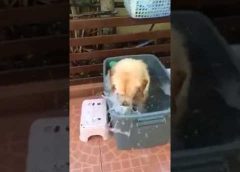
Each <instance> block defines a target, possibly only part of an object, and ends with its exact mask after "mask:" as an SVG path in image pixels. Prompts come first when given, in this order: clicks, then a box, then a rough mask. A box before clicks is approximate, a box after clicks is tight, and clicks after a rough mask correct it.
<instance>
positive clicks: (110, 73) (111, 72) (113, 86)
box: [109, 69, 116, 92]
mask: <svg viewBox="0 0 240 172" xmlns="http://www.w3.org/2000/svg"><path fill="white" fill-rule="evenodd" d="M112 76H113V70H112V69H110V70H109V77H110V84H111V90H112V91H113V92H114V91H115V90H116V87H115V85H114V84H112Z"/></svg>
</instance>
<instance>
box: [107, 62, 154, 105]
mask: <svg viewBox="0 0 240 172" xmlns="http://www.w3.org/2000/svg"><path fill="white" fill-rule="evenodd" d="M110 83H111V91H112V92H113V93H116V94H117V95H118V99H119V101H120V104H121V105H123V106H130V107H137V108H138V107H139V108H142V107H143V106H144V104H145V102H146V100H147V98H148V91H149V85H150V76H149V71H148V66H147V65H146V64H145V63H144V62H143V61H142V60H137V59H132V58H125V59H122V60H120V61H119V62H117V64H115V66H113V67H112V69H110Z"/></svg>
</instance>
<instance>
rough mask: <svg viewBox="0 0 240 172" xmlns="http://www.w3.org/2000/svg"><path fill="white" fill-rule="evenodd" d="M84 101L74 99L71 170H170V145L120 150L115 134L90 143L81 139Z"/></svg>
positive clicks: (71, 129) (96, 171)
mask: <svg viewBox="0 0 240 172" xmlns="http://www.w3.org/2000/svg"><path fill="white" fill-rule="evenodd" d="M81 102H82V99H74V101H71V105H70V107H71V108H72V109H71V110H70V136H71V138H70V162H71V163H70V168H71V170H70V172H84V170H85V171H86V172H87V171H89V172H90V171H91V172H144V171H147V172H170V144H166V145H161V146H155V147H153V148H148V149H132V150H118V149H117V145H116V142H115V139H114V137H113V136H112V137H110V138H109V139H108V140H106V141H103V140H102V138H101V137H92V138H90V139H89V141H88V142H87V143H83V142H81V141H80V140H79V120H80V110H81ZM72 161H73V165H71V164H72ZM74 161H79V162H80V164H79V163H74ZM74 164H75V165H74ZM77 169H78V171H77ZM79 169H81V170H80V171H79ZM75 170H76V171H75Z"/></svg>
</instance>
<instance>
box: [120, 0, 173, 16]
mask: <svg viewBox="0 0 240 172" xmlns="http://www.w3.org/2000/svg"><path fill="white" fill-rule="evenodd" d="M124 5H125V8H126V9H127V11H128V13H129V15H130V16H131V17H132V18H155V17H164V16H169V15H170V11H171V10H170V0H124Z"/></svg>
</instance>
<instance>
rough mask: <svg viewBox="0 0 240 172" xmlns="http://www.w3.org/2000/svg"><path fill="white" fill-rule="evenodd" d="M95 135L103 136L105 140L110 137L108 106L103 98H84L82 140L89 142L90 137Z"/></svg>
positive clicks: (81, 127)
mask: <svg viewBox="0 0 240 172" xmlns="http://www.w3.org/2000/svg"><path fill="white" fill-rule="evenodd" d="M95 135H99V136H102V138H103V140H107V139H108V137H109V130H108V125H107V106H106V101H105V100H104V99H103V98H100V99H91V100H84V101H83V103H82V112H81V121H80V140H81V141H83V142H87V141H88V138H89V137H91V136H95Z"/></svg>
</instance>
